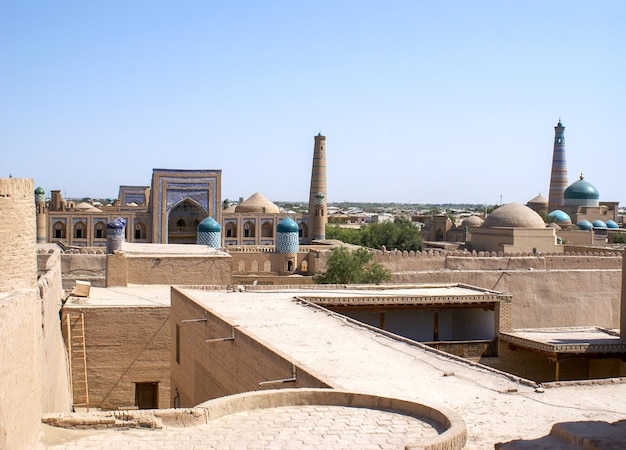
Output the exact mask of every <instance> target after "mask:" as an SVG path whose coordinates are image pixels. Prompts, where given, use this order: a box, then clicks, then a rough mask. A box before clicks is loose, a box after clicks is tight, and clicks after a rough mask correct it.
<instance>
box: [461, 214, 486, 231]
mask: <svg viewBox="0 0 626 450" xmlns="http://www.w3.org/2000/svg"><path fill="white" fill-rule="evenodd" d="M482 224H483V219H481V218H480V217H478V216H469V217H466V218H465V219H463V222H461V226H462V227H467V228H477V227H480V226H482Z"/></svg>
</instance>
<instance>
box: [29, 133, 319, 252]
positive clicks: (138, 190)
mask: <svg viewBox="0 0 626 450" xmlns="http://www.w3.org/2000/svg"><path fill="white" fill-rule="evenodd" d="M325 147H326V137H325V136H322V135H321V133H320V134H318V135H317V136H315V146H314V154H313V164H312V172H311V199H312V200H311V202H310V204H309V212H308V213H297V214H296V213H288V212H284V211H281V209H280V208H279V207H278V206H277V205H276V204H274V203H272V202H271V201H270V200H268V199H267V198H265V197H264V196H263V195H262V194H260V193H258V192H257V193H255V194H253V195H252V196H250V197H249V198H247V199H246V200H243V199H242V201H240V202H239V204H237V205H236V206H229V205H223V203H222V198H221V196H222V193H221V177H222V173H221V170H177V169H154V170H153V173H152V183H151V185H150V186H120V189H119V195H118V199H117V200H115V201H114V202H113V203H112V204H111V205H106V206H100V205H92V204H90V203H87V202H80V203H75V202H73V201H68V200H66V199H64V198H63V196H62V195H61V191H60V190H53V191H51V196H50V199H49V200H46V194H45V191H44V189H43V188H41V187H38V188H37V189H36V190H35V204H36V208H37V241H38V242H40V243H45V242H51V243H59V244H61V245H65V246H70V247H71V246H80V247H100V246H101V247H104V246H106V245H107V224H108V223H109V222H111V221H112V220H114V219H118V218H121V219H124V221H125V229H124V234H125V235H124V238H125V240H126V242H134V243H158V244H196V243H198V242H199V241H202V242H203V243H204V242H205V240H206V239H208V237H207V236H204V237H203V238H202V239H200V236H199V232H200V233H202V232H208V231H211V230H210V229H213V231H215V228H216V225H217V226H218V227H219V228H220V231H221V235H220V243H219V247H229V246H251V245H254V246H264V245H267V246H274V245H276V243H277V241H276V240H277V233H278V231H279V230H278V226H279V224H280V223H281V221H283V220H284V219H285V218H286V217H291V218H292V220H293V221H294V223H295V224H296V226H297V228H298V237H299V244H310V243H312V242H313V240H324V238H325V227H326V222H327V200H326V194H327V192H326V156H325ZM223 206H226V208H225V209H223ZM207 218H211V219H212V220H213V221H214V222H205V220H206V219H207ZM201 224H204V225H203V227H201V228H199V227H200V225H201ZM211 242H212V244H213V245H216V242H215V236H213V238H212V240H211Z"/></svg>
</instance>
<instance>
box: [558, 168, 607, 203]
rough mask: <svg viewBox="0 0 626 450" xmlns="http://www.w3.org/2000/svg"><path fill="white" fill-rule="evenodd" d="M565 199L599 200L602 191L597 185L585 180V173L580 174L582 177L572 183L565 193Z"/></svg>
mask: <svg viewBox="0 0 626 450" xmlns="http://www.w3.org/2000/svg"><path fill="white" fill-rule="evenodd" d="M563 199H565V200H599V199H600V193H599V192H598V190H597V189H596V188H595V186H594V185H593V184H591V183H589V182H588V181H587V180H585V177H583V175H582V174H581V175H580V179H579V180H578V181H575V182H574V183H572V184H570V185H569V186H568V188H567V189H565V192H564V193H563Z"/></svg>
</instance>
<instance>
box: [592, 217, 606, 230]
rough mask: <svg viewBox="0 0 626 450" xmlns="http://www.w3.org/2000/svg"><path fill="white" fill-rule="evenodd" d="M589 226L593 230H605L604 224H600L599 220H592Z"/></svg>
mask: <svg viewBox="0 0 626 450" xmlns="http://www.w3.org/2000/svg"><path fill="white" fill-rule="evenodd" d="M591 224H592V225H593V227H594V228H606V223H604V222H602V221H601V220H600V219H598V220H594V221H593V222H592V223H591Z"/></svg>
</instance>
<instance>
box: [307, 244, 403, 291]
mask: <svg viewBox="0 0 626 450" xmlns="http://www.w3.org/2000/svg"><path fill="white" fill-rule="evenodd" d="M373 258H374V256H373V255H372V254H371V253H370V252H369V251H367V249H364V248H359V249H358V250H356V251H353V252H351V251H350V250H348V248H346V247H336V248H335V249H334V250H333V251H332V252H331V254H330V256H329V257H328V261H327V263H326V272H320V273H316V274H315V275H314V276H313V280H314V281H315V282H316V283H318V284H378V283H382V282H384V281H388V280H389V279H391V272H390V271H389V270H387V269H386V268H384V267H383V266H382V265H381V264H379V263H377V262H374V261H372V259H373Z"/></svg>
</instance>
